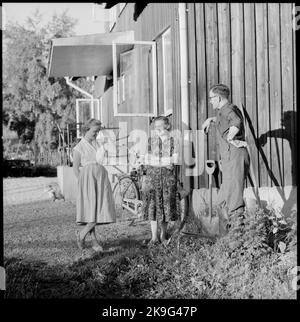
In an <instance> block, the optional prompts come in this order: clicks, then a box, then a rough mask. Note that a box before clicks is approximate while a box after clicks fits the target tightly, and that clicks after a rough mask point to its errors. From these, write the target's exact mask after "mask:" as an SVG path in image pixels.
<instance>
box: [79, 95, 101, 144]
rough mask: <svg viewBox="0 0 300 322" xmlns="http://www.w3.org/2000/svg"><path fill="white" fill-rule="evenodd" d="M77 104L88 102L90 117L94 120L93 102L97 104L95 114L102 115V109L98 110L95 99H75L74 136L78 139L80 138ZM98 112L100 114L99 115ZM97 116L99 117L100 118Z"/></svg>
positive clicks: (97, 100)
mask: <svg viewBox="0 0 300 322" xmlns="http://www.w3.org/2000/svg"><path fill="white" fill-rule="evenodd" d="M79 102H90V103H91V104H90V112H91V117H92V118H95V114H94V102H96V103H97V105H96V109H97V111H98V112H97V114H98V115H99V114H100V115H101V114H102V109H101V110H100V104H99V99H97V98H76V123H77V124H76V136H77V138H78V139H80V138H82V136H80V135H79V134H80V133H79V124H78V123H79ZM99 112H100V113H99ZM100 115H99V116H100Z"/></svg>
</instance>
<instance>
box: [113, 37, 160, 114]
mask: <svg viewBox="0 0 300 322" xmlns="http://www.w3.org/2000/svg"><path fill="white" fill-rule="evenodd" d="M112 46H113V48H112V55H113V83H114V84H115V86H113V104H114V116H146V117H154V116H157V76H156V44H155V42H152V41H134V42H122V43H120V42H113V44H112Z"/></svg>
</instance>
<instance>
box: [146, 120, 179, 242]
mask: <svg viewBox="0 0 300 322" xmlns="http://www.w3.org/2000/svg"><path fill="white" fill-rule="evenodd" d="M153 122H154V135H152V136H151V137H150V138H149V141H148V154H146V155H145V157H144V163H145V164H146V177H145V180H144V184H143V197H142V198H143V209H142V211H143V214H144V217H145V219H148V220H150V224H151V233H152V238H151V240H150V242H149V245H153V244H156V243H158V242H159V241H160V242H162V243H165V242H166V241H167V234H166V233H167V226H168V223H169V222H173V223H174V221H176V220H177V219H178V218H179V216H180V214H179V213H180V201H179V195H178V191H177V176H176V171H175V165H174V164H175V163H177V162H178V144H177V143H176V141H175V139H174V137H172V136H171V135H170V131H169V130H170V124H169V119H168V118H167V117H164V116H158V117H156V118H155V119H154V120H153ZM158 223H159V224H160V228H161V234H160V237H159V236H158Z"/></svg>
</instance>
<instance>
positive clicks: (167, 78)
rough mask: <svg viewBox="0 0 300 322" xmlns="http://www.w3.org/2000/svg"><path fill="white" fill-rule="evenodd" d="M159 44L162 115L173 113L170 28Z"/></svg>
mask: <svg viewBox="0 0 300 322" xmlns="http://www.w3.org/2000/svg"><path fill="white" fill-rule="evenodd" d="M156 43H157V78H158V79H157V80H158V110H159V114H160V115H165V116H168V115H170V114H172V113H173V102H174V101H173V100H174V98H173V68H172V41H171V28H168V29H167V30H166V31H165V32H164V33H163V34H162V35H161V36H160V37H158V38H157V39H156Z"/></svg>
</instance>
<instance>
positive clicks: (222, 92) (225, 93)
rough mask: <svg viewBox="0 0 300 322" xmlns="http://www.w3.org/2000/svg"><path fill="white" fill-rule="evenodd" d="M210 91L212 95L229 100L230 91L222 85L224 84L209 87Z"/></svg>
mask: <svg viewBox="0 0 300 322" xmlns="http://www.w3.org/2000/svg"><path fill="white" fill-rule="evenodd" d="M210 91H212V92H213V93H215V94H217V95H219V96H221V97H223V98H227V99H228V98H229V95H230V89H229V87H228V86H226V85H224V84H216V85H213V86H211V88H210Z"/></svg>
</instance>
